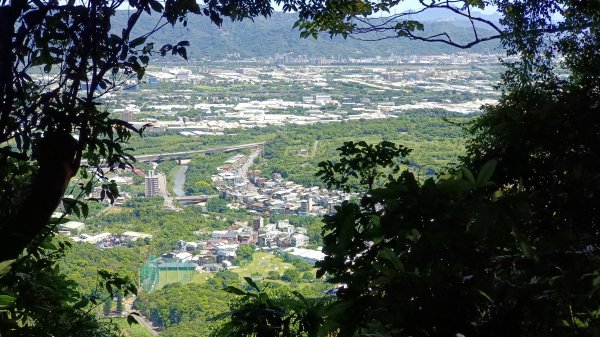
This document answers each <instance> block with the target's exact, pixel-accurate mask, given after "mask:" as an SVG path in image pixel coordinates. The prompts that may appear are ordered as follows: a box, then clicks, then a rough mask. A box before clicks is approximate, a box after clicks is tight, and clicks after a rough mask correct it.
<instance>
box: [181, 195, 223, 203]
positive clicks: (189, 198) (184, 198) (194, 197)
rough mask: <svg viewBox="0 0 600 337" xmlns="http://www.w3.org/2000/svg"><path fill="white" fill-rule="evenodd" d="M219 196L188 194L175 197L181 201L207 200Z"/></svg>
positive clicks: (195, 201) (196, 201)
mask: <svg viewBox="0 0 600 337" xmlns="http://www.w3.org/2000/svg"><path fill="white" fill-rule="evenodd" d="M215 197H218V195H186V196H182V197H175V200H177V201H179V202H194V203H198V202H205V201H207V200H208V199H211V198H215Z"/></svg>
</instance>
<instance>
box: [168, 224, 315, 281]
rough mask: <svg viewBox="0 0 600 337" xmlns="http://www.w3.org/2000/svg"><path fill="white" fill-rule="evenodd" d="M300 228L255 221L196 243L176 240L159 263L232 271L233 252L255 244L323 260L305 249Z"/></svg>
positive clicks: (304, 240) (300, 256) (312, 251)
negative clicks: (244, 245)
mask: <svg viewBox="0 0 600 337" xmlns="http://www.w3.org/2000/svg"><path fill="white" fill-rule="evenodd" d="M306 234H307V230H306V228H303V227H296V226H294V225H291V224H290V223H289V221H288V220H280V221H278V222H277V223H269V224H267V223H264V219H263V218H262V217H257V218H256V219H254V220H253V221H251V222H250V223H248V224H245V225H242V226H240V225H239V224H238V225H236V226H233V227H231V228H230V229H227V230H215V231H212V233H210V237H209V238H207V239H203V240H198V241H185V240H179V241H178V242H177V246H176V247H175V249H173V251H171V252H169V253H166V254H163V255H162V256H161V258H160V260H161V263H180V264H184V265H187V264H190V263H191V264H193V265H195V266H196V269H197V270H210V271H215V270H220V269H223V268H232V267H235V261H236V258H237V254H236V251H237V249H238V248H239V246H240V245H242V244H255V245H256V246H257V248H256V249H262V250H269V251H275V252H279V253H284V252H285V253H287V254H290V255H292V256H296V257H298V258H301V259H303V260H304V261H307V262H309V263H315V262H316V261H319V260H322V259H323V258H324V254H323V253H322V252H321V251H320V250H315V249H307V248H305V246H306V245H308V243H309V237H308V236H307V235H306Z"/></svg>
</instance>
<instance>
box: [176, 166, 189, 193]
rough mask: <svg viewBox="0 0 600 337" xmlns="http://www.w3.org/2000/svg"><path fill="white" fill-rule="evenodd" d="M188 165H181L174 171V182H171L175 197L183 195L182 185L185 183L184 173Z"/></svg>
mask: <svg viewBox="0 0 600 337" xmlns="http://www.w3.org/2000/svg"><path fill="white" fill-rule="evenodd" d="M187 169H188V166H187V165H181V166H179V169H178V170H177V172H175V182H174V184H173V193H175V196H176V197H183V196H185V191H184V190H183V186H184V185H185V173H186V172H187Z"/></svg>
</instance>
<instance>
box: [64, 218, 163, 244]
mask: <svg viewBox="0 0 600 337" xmlns="http://www.w3.org/2000/svg"><path fill="white" fill-rule="evenodd" d="M84 232H85V223H83V222H80V221H68V222H65V223H63V224H59V225H58V235H61V236H67V237H69V238H70V239H71V240H73V241H74V242H85V243H89V244H92V245H95V246H97V247H98V248H112V247H116V246H123V245H129V244H131V243H132V242H135V241H137V240H151V239H152V235H151V234H147V233H140V232H132V231H127V232H123V233H121V234H113V233H108V232H104V233H100V234H95V235H90V234H85V233H84Z"/></svg>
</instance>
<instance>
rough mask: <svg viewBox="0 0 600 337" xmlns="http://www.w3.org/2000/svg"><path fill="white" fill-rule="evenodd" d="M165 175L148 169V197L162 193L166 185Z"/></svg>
mask: <svg viewBox="0 0 600 337" xmlns="http://www.w3.org/2000/svg"><path fill="white" fill-rule="evenodd" d="M164 180H165V177H164V176H163V175H162V174H156V173H155V172H154V170H150V171H148V175H146V178H145V183H146V192H145V195H146V196H147V197H154V196H157V195H162V192H163V191H162V190H163V189H164V187H165V186H164V185H165V181H164Z"/></svg>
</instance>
